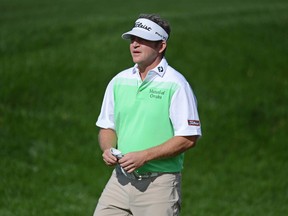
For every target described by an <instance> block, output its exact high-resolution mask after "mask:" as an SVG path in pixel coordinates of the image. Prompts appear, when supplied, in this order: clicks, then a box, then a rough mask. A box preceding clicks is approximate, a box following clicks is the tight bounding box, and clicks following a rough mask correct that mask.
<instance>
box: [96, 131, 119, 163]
mask: <svg viewBox="0 0 288 216" xmlns="http://www.w3.org/2000/svg"><path fill="white" fill-rule="evenodd" d="M98 141H99V145H100V148H101V149H102V151H103V154H102V157H103V160H104V162H105V163H106V165H108V166H114V165H116V164H117V158H116V157H115V156H113V155H112V154H111V152H110V148H116V145H117V135H116V133H115V131H114V130H112V129H104V128H101V129H100V131H99V135H98Z"/></svg>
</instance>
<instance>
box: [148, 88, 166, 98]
mask: <svg viewBox="0 0 288 216" xmlns="http://www.w3.org/2000/svg"><path fill="white" fill-rule="evenodd" d="M164 94H165V91H163V90H155V89H150V91H149V96H150V98H155V99H162V98H163V96H164Z"/></svg>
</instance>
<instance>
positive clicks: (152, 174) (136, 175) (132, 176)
mask: <svg viewBox="0 0 288 216" xmlns="http://www.w3.org/2000/svg"><path fill="white" fill-rule="evenodd" d="M116 170H119V171H120V172H121V174H123V175H124V176H126V177H127V178H129V179H133V180H139V181H141V180H142V179H148V178H153V177H157V176H160V175H161V174H163V173H160V172H147V173H142V174H139V173H137V172H136V171H134V172H132V173H128V172H126V171H125V170H124V169H123V168H122V167H121V166H120V165H117V166H116Z"/></svg>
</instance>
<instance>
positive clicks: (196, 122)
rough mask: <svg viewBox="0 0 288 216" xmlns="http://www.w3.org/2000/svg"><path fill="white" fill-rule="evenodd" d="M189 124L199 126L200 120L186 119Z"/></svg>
mask: <svg viewBox="0 0 288 216" xmlns="http://www.w3.org/2000/svg"><path fill="white" fill-rule="evenodd" d="M188 125H189V126H200V121H198V120H188Z"/></svg>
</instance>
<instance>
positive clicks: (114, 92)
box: [96, 58, 201, 173]
mask: <svg viewBox="0 0 288 216" xmlns="http://www.w3.org/2000/svg"><path fill="white" fill-rule="evenodd" d="M96 125H97V126H98V127H101V128H110V129H113V130H115V131H116V134H117V137H118V143H117V148H118V149H119V150H120V151H121V152H122V153H123V154H124V155H125V154H126V153H128V152H133V151H141V150H144V149H147V148H150V147H153V146H157V145H160V144H162V143H164V142H165V141H167V140H168V139H170V138H172V137H173V136H192V135H199V136H201V127H200V121H199V116H198V111H197V105H196V98H195V96H194V94H193V91H192V89H191V88H190V85H189V84H188V82H187V81H186V79H185V78H184V77H183V76H182V75H181V74H180V73H179V72H177V71H176V70H174V69H173V68H172V67H170V66H169V65H168V63H167V61H166V59H165V58H163V59H162V61H161V62H160V64H159V65H158V66H157V67H155V68H154V69H153V70H151V71H149V72H148V74H147V76H146V78H145V80H143V81H142V80H141V78H140V75H139V72H138V69H137V65H135V66H134V67H133V68H129V69H127V70H124V71H122V72H120V73H119V74H117V75H116V76H115V77H114V78H113V79H112V80H111V81H110V83H109V84H108V87H107V89H106V92H105V95H104V100H103V104H102V108H101V113H100V115H99V117H98V120H97V122H96ZM183 159H184V154H180V155H178V156H176V157H173V158H167V159H161V160H154V161H150V162H148V163H147V164H145V165H144V166H143V167H141V168H139V169H138V170H137V171H138V172H139V173H143V172H179V171H181V169H182V166H183Z"/></svg>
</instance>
